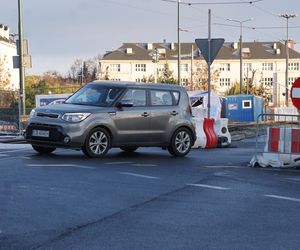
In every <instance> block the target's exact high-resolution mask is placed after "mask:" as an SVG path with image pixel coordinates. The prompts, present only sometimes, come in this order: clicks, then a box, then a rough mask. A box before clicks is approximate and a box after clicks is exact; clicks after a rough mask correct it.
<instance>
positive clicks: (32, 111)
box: [29, 109, 36, 118]
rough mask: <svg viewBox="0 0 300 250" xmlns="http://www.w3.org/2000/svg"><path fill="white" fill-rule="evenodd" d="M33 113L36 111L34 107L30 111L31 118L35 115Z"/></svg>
mask: <svg viewBox="0 0 300 250" xmlns="http://www.w3.org/2000/svg"><path fill="white" fill-rule="evenodd" d="M35 115H36V112H35V109H33V110H31V111H30V115H29V118H33V117H35Z"/></svg>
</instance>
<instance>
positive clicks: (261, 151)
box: [251, 114, 300, 167]
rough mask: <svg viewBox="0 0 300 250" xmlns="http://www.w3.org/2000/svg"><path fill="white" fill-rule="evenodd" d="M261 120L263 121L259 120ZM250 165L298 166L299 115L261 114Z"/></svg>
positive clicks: (299, 141)
mask: <svg viewBox="0 0 300 250" xmlns="http://www.w3.org/2000/svg"><path fill="white" fill-rule="evenodd" d="M261 120H263V121H265V122H260V121H261ZM251 165H252V166H261V167H299V166H300V116H299V115H292V114H291V115H286V114H261V115H260V116H259V117H258V121H257V128H256V149H255V156H254V157H253V159H252V160H251Z"/></svg>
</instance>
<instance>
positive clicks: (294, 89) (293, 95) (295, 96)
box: [291, 77, 300, 110]
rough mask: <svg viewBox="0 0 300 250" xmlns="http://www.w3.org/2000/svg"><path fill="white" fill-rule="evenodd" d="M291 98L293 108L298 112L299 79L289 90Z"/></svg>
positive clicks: (299, 102)
mask: <svg viewBox="0 0 300 250" xmlns="http://www.w3.org/2000/svg"><path fill="white" fill-rule="evenodd" d="M291 98H292V102H293V104H294V106H295V107H296V108H297V109H298V110H300V77H299V78H297V79H296V81H295V82H294V83H293V86H292V88H291Z"/></svg>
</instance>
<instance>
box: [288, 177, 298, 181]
mask: <svg viewBox="0 0 300 250" xmlns="http://www.w3.org/2000/svg"><path fill="white" fill-rule="evenodd" d="M285 179H286V180H288V181H300V177H299V178H297V177H295V178H285Z"/></svg>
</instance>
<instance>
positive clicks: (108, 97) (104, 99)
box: [65, 84, 123, 107]
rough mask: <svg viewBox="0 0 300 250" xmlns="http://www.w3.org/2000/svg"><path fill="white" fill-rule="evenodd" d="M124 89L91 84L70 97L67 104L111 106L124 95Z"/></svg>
mask: <svg viewBox="0 0 300 250" xmlns="http://www.w3.org/2000/svg"><path fill="white" fill-rule="evenodd" d="M122 90H123V88H119V87H108V86H101V85H96V84H89V85H86V86H84V87H83V88H81V89H80V90H78V91H77V92H76V93H74V94H73V95H72V96H70V97H69V98H68V99H67V100H66V102H65V103H68V104H76V105H89V106H100V107H108V106H110V105H111V104H112V103H113V102H114V101H115V100H116V99H117V98H118V97H119V96H120V94H121V93H122Z"/></svg>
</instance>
